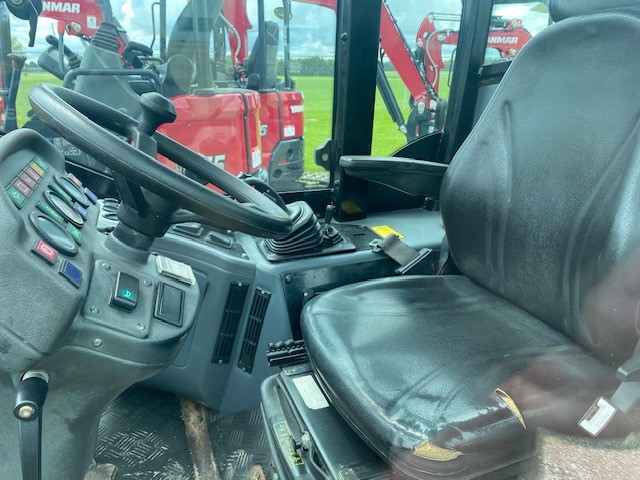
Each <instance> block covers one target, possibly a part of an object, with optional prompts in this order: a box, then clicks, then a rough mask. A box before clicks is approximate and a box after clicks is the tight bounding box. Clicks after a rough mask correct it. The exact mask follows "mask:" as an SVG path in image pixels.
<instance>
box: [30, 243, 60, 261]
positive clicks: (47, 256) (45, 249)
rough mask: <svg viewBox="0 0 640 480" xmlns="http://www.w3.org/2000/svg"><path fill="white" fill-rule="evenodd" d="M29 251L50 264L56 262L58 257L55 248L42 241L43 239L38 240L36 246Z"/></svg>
mask: <svg viewBox="0 0 640 480" xmlns="http://www.w3.org/2000/svg"><path fill="white" fill-rule="evenodd" d="M31 251H32V252H33V253H35V254H36V255H38V256H39V257H41V258H42V259H43V260H44V261H46V262H47V263H49V264H51V265H53V264H54V263H55V262H56V258H57V257H58V252H57V250H55V249H54V248H53V247H51V246H49V245H47V244H46V243H44V241H43V240H38V243H36V246H35V247H34V248H33V250H31Z"/></svg>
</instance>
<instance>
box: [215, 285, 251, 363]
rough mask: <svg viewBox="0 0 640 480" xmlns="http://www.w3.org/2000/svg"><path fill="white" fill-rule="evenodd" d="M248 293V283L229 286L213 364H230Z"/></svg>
mask: <svg viewBox="0 0 640 480" xmlns="http://www.w3.org/2000/svg"><path fill="white" fill-rule="evenodd" d="M248 291H249V284H248V283H242V282H234V283H232V284H231V285H230V286H229V293H228V294H227V303H226V304H225V306H224V313H223V314H222V323H221V324H220V330H219V331H218V339H217V340H216V348H215V349H214V350H213V356H212V357H211V363H229V359H230V358H231V351H232V350H233V345H234V344H235V342H236V335H237V334H238V326H239V325H240V318H241V316H242V310H243V309H244V302H245V300H246V299H247V292H248Z"/></svg>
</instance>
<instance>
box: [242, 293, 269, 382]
mask: <svg viewBox="0 0 640 480" xmlns="http://www.w3.org/2000/svg"><path fill="white" fill-rule="evenodd" d="M270 299H271V294H270V293H269V292H267V291H266V290H263V289H261V288H258V289H256V294H255V296H254V297H253V302H252V303H251V310H250V311H249V321H248V323H247V329H246V331H245V332H244V339H243V340H242V349H241V350H240V360H239V361H238V368H241V369H242V370H243V371H244V372H247V373H251V372H252V371H253V364H254V362H255V359H256V351H257V350H258V341H259V340H260V332H262V324H263V323H264V317H265V315H266V314H267V307H268V306H269V300H270Z"/></svg>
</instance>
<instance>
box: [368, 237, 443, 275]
mask: <svg viewBox="0 0 640 480" xmlns="http://www.w3.org/2000/svg"><path fill="white" fill-rule="evenodd" d="M369 246H371V249H372V251H373V252H374V253H378V252H384V253H385V254H387V256H389V257H391V258H392V259H393V260H394V261H395V262H396V263H399V264H400V267H398V268H397V269H396V273H398V274H400V275H407V274H414V275H416V274H433V273H436V272H437V270H438V259H437V258H435V257H437V256H438V255H434V253H435V252H434V250H432V249H430V248H423V249H421V250H420V251H418V250H416V249H415V248H413V247H411V246H409V245H407V244H406V243H404V242H403V241H402V240H400V237H399V236H398V235H396V234H394V233H392V234H391V235H387V236H386V237H385V238H383V239H382V240H378V239H376V240H373V241H372V242H371V243H369Z"/></svg>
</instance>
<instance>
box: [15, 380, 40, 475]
mask: <svg viewBox="0 0 640 480" xmlns="http://www.w3.org/2000/svg"><path fill="white" fill-rule="evenodd" d="M48 391H49V376H48V375H47V374H46V373H45V372H40V371H29V372H27V373H25V374H24V375H23V376H22V381H21V382H20V384H19V385H18V388H17V392H16V403H15V407H14V409H13V414H14V415H15V417H16V418H17V419H18V420H19V423H18V428H19V437H20V462H21V463H22V480H40V478H41V476H42V407H43V406H44V401H45V399H46V398H47V392H48Z"/></svg>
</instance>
